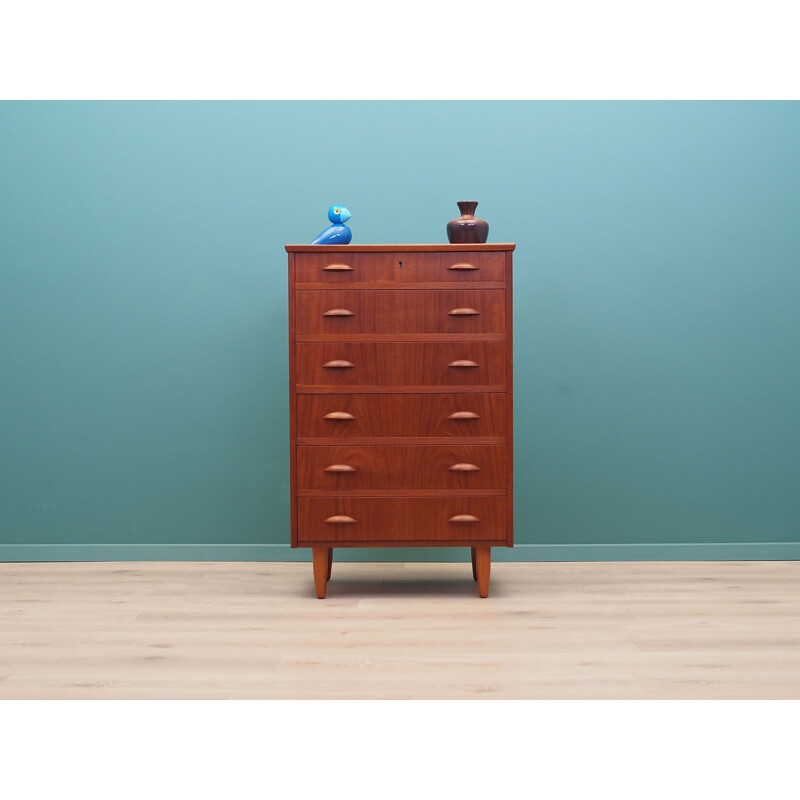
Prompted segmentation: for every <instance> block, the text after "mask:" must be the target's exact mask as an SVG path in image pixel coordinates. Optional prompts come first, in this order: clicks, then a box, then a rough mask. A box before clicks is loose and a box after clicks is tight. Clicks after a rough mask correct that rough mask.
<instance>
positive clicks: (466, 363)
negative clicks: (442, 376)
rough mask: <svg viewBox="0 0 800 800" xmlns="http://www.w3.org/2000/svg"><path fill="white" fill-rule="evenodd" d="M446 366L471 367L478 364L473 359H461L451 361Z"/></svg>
mask: <svg viewBox="0 0 800 800" xmlns="http://www.w3.org/2000/svg"><path fill="white" fill-rule="evenodd" d="M447 366H448V367H455V368H456V369H471V368H472V367H477V366H478V365H477V364H476V363H475V362H474V361H467V360H464V359H462V360H461V361H451V362H450V363H449V364H448V365H447Z"/></svg>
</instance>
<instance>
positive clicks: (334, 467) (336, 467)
mask: <svg viewBox="0 0 800 800" xmlns="http://www.w3.org/2000/svg"><path fill="white" fill-rule="evenodd" d="M450 469H452V467H451V468H450ZM356 471H357V470H356V468H355V467H351V466H350V465H349V464H331V465H330V466H329V467H325V472H356Z"/></svg>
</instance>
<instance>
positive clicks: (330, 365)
mask: <svg viewBox="0 0 800 800" xmlns="http://www.w3.org/2000/svg"><path fill="white" fill-rule="evenodd" d="M322 366H323V368H324V369H349V368H350V367H354V366H355V364H353V363H351V362H350V361H339V360H335V361H326V362H325V363H324V364H323V365H322ZM475 366H477V364H476V365H475Z"/></svg>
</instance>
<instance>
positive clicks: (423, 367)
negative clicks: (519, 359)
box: [295, 341, 506, 393]
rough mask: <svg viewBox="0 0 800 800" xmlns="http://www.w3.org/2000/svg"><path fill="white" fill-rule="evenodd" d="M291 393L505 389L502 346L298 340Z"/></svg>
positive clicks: (468, 342)
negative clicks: (362, 390) (455, 388)
mask: <svg viewBox="0 0 800 800" xmlns="http://www.w3.org/2000/svg"><path fill="white" fill-rule="evenodd" d="M296 348H297V349H296V362H295V363H296V370H297V391H298V392H300V393H303V392H314V391H322V392H326V391H331V390H337V389H338V390H340V391H347V390H348V389H350V390H351V391H359V390H361V389H364V388H366V387H370V388H375V389H380V390H382V391H405V392H407V391H426V390H428V391H437V390H439V387H442V386H447V387H458V386H463V387H485V388H487V389H491V390H493V391H501V390H502V389H503V388H504V386H505V379H506V357H505V342H502V341H497V342H476V341H466V342H319V343H317V342H301V343H299V344H298V345H296Z"/></svg>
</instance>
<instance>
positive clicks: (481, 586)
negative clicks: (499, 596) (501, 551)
mask: <svg viewBox="0 0 800 800" xmlns="http://www.w3.org/2000/svg"><path fill="white" fill-rule="evenodd" d="M491 569H492V548H491V547H476V548H475V572H476V573H477V580H478V594H479V595H480V596H481V597H488V596H489V573H490V572H491Z"/></svg>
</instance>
